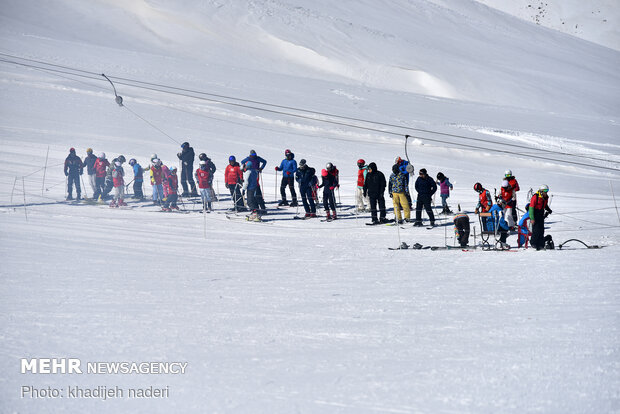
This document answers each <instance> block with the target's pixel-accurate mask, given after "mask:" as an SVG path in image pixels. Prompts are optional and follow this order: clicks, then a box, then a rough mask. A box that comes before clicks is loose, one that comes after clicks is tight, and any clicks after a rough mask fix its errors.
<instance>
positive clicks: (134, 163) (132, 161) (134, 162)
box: [129, 158, 138, 167]
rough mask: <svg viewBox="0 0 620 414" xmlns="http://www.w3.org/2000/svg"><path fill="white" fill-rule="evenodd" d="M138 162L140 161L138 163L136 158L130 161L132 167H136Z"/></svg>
mask: <svg viewBox="0 0 620 414" xmlns="http://www.w3.org/2000/svg"><path fill="white" fill-rule="evenodd" d="M137 162H138V161H136V159H135V158H132V159H130V160H129V165H131V166H132V167H133V166H134V165H136V163H137Z"/></svg>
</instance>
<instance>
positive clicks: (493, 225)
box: [486, 198, 510, 249]
mask: <svg viewBox="0 0 620 414" xmlns="http://www.w3.org/2000/svg"><path fill="white" fill-rule="evenodd" d="M504 207H506V202H505V201H504V200H503V199H501V198H500V199H499V200H498V201H497V203H495V204H494V205H493V207H491V209H490V210H489V213H491V217H488V218H487V220H486V230H488V231H494V232H495V234H496V235H497V234H499V242H500V246H501V248H502V249H509V248H510V246H509V245H507V244H506V239H507V238H508V230H510V228H509V226H508V222H506V219H505V218H504V216H505V211H504Z"/></svg>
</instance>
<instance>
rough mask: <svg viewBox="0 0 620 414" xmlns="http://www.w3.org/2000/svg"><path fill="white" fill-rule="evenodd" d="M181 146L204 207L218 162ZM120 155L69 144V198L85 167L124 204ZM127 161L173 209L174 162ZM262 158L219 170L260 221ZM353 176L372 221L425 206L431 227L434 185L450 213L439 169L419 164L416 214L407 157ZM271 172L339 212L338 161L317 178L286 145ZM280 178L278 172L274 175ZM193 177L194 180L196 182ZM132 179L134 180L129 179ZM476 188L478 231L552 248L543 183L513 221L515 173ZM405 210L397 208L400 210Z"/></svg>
mask: <svg viewBox="0 0 620 414" xmlns="http://www.w3.org/2000/svg"><path fill="white" fill-rule="evenodd" d="M181 149H182V151H181V152H179V153H178V154H177V157H178V159H179V162H180V165H181V177H180V181H181V186H182V188H183V191H182V193H181V194H180V195H181V197H201V199H202V203H203V210H204V211H205V212H210V211H212V203H213V201H216V200H217V195H216V194H215V191H214V189H213V174H214V173H215V171H216V167H215V164H214V163H213V162H212V160H211V159H210V158H209V157H207V155H206V154H205V153H201V154H200V155H199V156H198V158H199V166H198V168H197V169H196V170H195V171H194V169H193V165H194V159H195V152H194V149H193V148H192V147H191V146H190V144H189V143H188V142H184V143H183V144H182V145H181ZM125 161H126V160H125V157H124V156H123V155H119V156H118V157H116V158H114V159H113V160H112V162H111V163H110V162H109V161H108V160H107V159H106V155H105V153H103V152H102V153H100V154H99V155H98V156H95V155H94V154H93V150H92V149H91V148H88V149H87V151H86V157H85V158H84V161H83V162H82V160H81V159H80V157H78V156H77V155H76V152H75V149H74V148H71V149H70V151H69V156H68V157H67V159H66V160H65V167H64V171H65V175H66V176H67V200H72V199H73V187H75V190H76V195H77V200H80V199H82V197H81V186H80V175H82V173H83V170H84V169H86V170H87V174H88V177H89V182H90V185H91V187H92V190H93V199H94V200H97V201H99V202H103V200H104V199H105V198H106V197H107V196H108V195H109V193H110V192H111V191H112V189H113V190H114V196H113V199H112V201H111V203H110V207H118V206H124V205H126V203H125V201H124V198H125V180H124V177H125V172H124V169H123V164H124V163H125ZM129 165H130V166H131V168H132V169H133V174H134V178H133V180H132V182H133V198H135V199H138V200H143V199H144V194H143V191H142V188H143V183H144V173H145V172H147V171H148V172H149V178H150V183H151V186H152V191H153V195H152V199H153V202H154V203H156V204H159V205H161V207H162V210H164V211H171V210H174V209H176V210H178V209H179V207H178V206H177V201H178V190H179V188H178V187H179V179H178V177H177V168H176V167H175V166H169V167H167V166H165V165H163V163H162V161H161V160H160V159H159V158H158V156H157V154H153V155H152V156H151V159H150V164H149V165H148V166H146V167H142V166H141V165H140V164H139V163H138V162H137V161H136V159H134V158H132V159H130V160H129ZM266 165H267V161H266V160H265V159H264V158H262V157H260V156H258V155H257V153H256V151H254V150H251V151H250V154H249V155H248V156H247V157H245V158H244V159H243V160H241V162H237V160H236V157H235V156H234V155H231V156H230V157H229V159H228V165H227V166H226V169H225V172H224V181H225V185H226V188H227V189H228V190H229V191H230V195H231V198H232V202H233V208H234V210H236V211H248V210H249V211H250V215H249V216H248V219H249V220H256V221H260V220H261V216H262V215H263V214H266V212H267V209H266V206H265V201H264V197H263V193H262V189H261V172H262V171H263V169H264V168H265V166H266ZM357 167H358V176H357V187H356V209H357V212H368V211H369V212H370V213H371V220H372V221H371V223H368V224H370V225H376V224H382V223H389V222H393V221H396V222H397V223H398V224H403V223H405V222H411V221H413V225H414V226H422V225H423V224H422V211H423V210H425V211H426V213H427V215H428V219H429V222H430V226H431V227H434V226H435V214H434V212H433V208H432V201H433V196H434V195H435V193H436V192H437V189H438V188H439V192H440V197H441V202H442V211H441V214H446V215H448V214H452V211H451V210H450V207H449V205H448V202H447V199H448V198H449V197H450V191H451V190H452V189H453V185H452V183H450V180H449V178H448V177H446V176H445V175H444V174H443V173H442V172H439V173H437V175H436V179H433V178H432V177H430V176H429V175H428V172H427V170H426V169H425V168H421V169H420V170H419V171H418V177H417V179H416V181H415V184H414V187H415V190H416V192H417V197H416V205H415V219H414V220H411V210H412V209H413V204H412V198H411V195H410V193H409V181H410V177H411V176H412V175H413V174H414V168H413V165H411V164H410V163H409V162H408V161H407V160H403V159H402V158H400V157H397V158H396V159H395V160H394V164H393V166H392V169H391V171H392V172H391V174H390V176H389V179H387V180H386V178H385V175H384V174H383V173H382V172H381V171H379V169H378V168H377V164H376V163H374V162H370V163H368V164H367V163H366V161H365V160H364V159H359V160H358V161H357ZM275 171H276V174H277V173H278V172H282V179H281V181H280V195H281V201H280V202H279V203H278V206H290V207H296V206H298V200H297V192H296V191H295V182H297V183H298V186H299V193H300V196H301V201H302V204H303V207H304V210H305V215H304V217H303V218H305V219H309V218H314V217H317V214H316V211H317V204H318V202H319V198H318V191H319V189H321V188H322V189H323V194H322V195H323V208H324V210H325V216H326V219H327V220H328V221H331V220H335V219H337V218H338V215H337V210H336V195H335V192H336V190H337V189H338V188H339V187H340V183H339V171H338V169H337V168H336V166H335V165H333V164H332V163H331V162H328V163H327V164H326V165H325V168H324V169H322V170H321V182H320V184H319V180H318V177H317V174H316V172H317V170H316V169H315V168H312V167H310V166H309V165H308V163H307V161H306V160H305V159H302V160H300V162H299V165H298V164H297V161H296V160H295V154H294V153H293V152H292V151H290V150H289V149H287V150H285V151H284V159H283V160H282V161H281V163H280V165H279V166H276V167H275ZM276 180H277V179H276ZM196 183H197V184H198V187H196ZM130 184H131V182H130ZM287 187H288V189H289V192H290V195H291V201H290V203H289V202H288V199H287V194H286V189H287ZM386 189H387V190H388V194H389V196H390V198H392V203H393V207H394V216H395V217H394V220H388V219H387V209H386V203H385V198H384V194H385V190H386ZM474 190H475V191H476V192H477V193H478V195H479V197H478V204H477V206H476V211H475V212H476V214H480V213H483V215H484V216H487V215H488V214H484V213H490V215H488V216H489V217H488V218H486V219H484V220H481V223H482V226H483V230H484V231H486V232H495V233H496V234H497V235H498V239H499V240H498V241H499V243H500V244H501V245H503V244H505V242H506V238H507V236H508V233H509V232H510V231H518V233H519V245H522V244H525V243H526V241H527V240H528V238H529V236H530V235H531V241H530V244H531V246H532V247H535V248H537V249H540V248H543V247H545V246H546V247H547V248H548V247H552V241H551V240H550V236H547V237H545V236H544V219H545V217H546V216H547V215H548V214H549V213H550V212H551V210H550V208H549V206H548V197H547V192H548V187H546V186H541V187H540V189H539V191H538V192H536V193H535V194H534V195H533V196H532V198H531V200H530V202H529V203H528V205H527V206H526V209H527V215H524V216H523V217H522V219H521V221H519V222H518V223H517V206H516V200H517V196H516V193H517V192H518V191H519V184H518V182H517V180H516V178H515V177H514V176H513V175H512V171H510V170H507V171H506V172H505V175H504V179H503V181H502V186H501V194H500V195H499V196H497V197H496V202H495V203H493V198H492V197H491V194H490V192H489V191H488V190H487V189H485V188H484V187H483V186H482V184H480V183H476V184H475V185H474ZM401 210H402V214H401ZM528 220H529V221H530V223H531V227H532V231H531V232H530V231H529V230H528V225H527V221H528ZM454 225H455V232H456V233H457V237H458V240H459V242H460V244H461V245H467V243H468V238H469V217H468V216H467V214H465V213H461V212H459V213H458V214H457V215H456V216H454Z"/></svg>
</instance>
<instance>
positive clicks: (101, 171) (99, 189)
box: [93, 152, 110, 203]
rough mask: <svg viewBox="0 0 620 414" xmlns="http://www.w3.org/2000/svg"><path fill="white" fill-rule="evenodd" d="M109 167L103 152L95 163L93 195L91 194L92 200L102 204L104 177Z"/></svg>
mask: <svg viewBox="0 0 620 414" xmlns="http://www.w3.org/2000/svg"><path fill="white" fill-rule="evenodd" d="M109 166H110V161H108V160H107V159H106V157H105V152H102V153H101V154H99V156H98V157H97V161H95V193H94V194H93V200H98V201H99V202H100V203H103V199H104V195H103V191H104V188H105V177H106V172H107V170H108V167H109Z"/></svg>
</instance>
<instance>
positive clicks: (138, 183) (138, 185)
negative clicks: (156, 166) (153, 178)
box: [133, 180, 144, 198]
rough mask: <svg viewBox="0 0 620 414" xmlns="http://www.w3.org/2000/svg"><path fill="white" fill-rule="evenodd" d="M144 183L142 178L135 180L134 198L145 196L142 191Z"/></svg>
mask: <svg viewBox="0 0 620 414" xmlns="http://www.w3.org/2000/svg"><path fill="white" fill-rule="evenodd" d="M142 183H143V181H142V180H140V181H136V180H133V198H144V194H143V193H142Z"/></svg>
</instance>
